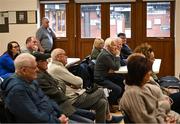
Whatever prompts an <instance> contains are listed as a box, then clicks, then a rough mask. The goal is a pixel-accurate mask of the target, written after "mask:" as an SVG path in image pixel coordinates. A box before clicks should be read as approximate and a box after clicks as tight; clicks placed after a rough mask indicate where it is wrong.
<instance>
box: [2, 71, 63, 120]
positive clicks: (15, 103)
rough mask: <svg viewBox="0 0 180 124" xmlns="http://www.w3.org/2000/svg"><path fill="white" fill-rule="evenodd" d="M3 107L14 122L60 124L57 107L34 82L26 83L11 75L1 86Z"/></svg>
mask: <svg viewBox="0 0 180 124" xmlns="http://www.w3.org/2000/svg"><path fill="white" fill-rule="evenodd" d="M1 89H2V91H3V97H4V101H5V106H6V107H7V108H8V109H9V111H10V112H11V113H12V114H13V115H14V117H15V120H16V122H26V123H28V122H36V123H60V121H59V120H58V117H59V116H60V111H59V108H58V105H57V104H56V103H55V102H54V101H51V100H50V99H49V98H48V97H47V96H46V95H44V93H43V92H42V90H41V89H40V88H39V86H38V84H37V82H36V81H32V82H28V81H26V80H24V79H22V78H21V77H19V76H17V75H15V74H14V75H12V76H11V77H10V78H7V79H5V80H4V82H3V83H2V84H1Z"/></svg>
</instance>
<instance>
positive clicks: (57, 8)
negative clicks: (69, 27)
mask: <svg viewBox="0 0 180 124" xmlns="http://www.w3.org/2000/svg"><path fill="white" fill-rule="evenodd" d="M45 16H46V17H48V18H49V26H50V27H51V28H52V29H53V30H54V31H55V33H56V36H57V37H66V5H65V4H45Z"/></svg>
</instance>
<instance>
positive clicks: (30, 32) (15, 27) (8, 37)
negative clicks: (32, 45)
mask: <svg viewBox="0 0 180 124" xmlns="http://www.w3.org/2000/svg"><path fill="white" fill-rule="evenodd" d="M37 2H38V1H37V0H0V11H23V10H25V11H26V10H37V7H38V4H37ZM36 30H37V24H9V33H0V54H2V53H3V52H4V51H6V47H7V43H8V42H10V41H12V40H15V41H18V42H19V43H20V45H21V46H24V45H25V40H26V38H27V37H29V36H34V35H35V32H36Z"/></svg>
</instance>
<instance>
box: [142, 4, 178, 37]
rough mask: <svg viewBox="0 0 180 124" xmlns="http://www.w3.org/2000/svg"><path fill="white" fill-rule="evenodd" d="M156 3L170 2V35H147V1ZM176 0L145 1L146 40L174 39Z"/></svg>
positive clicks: (144, 34) (144, 24)
mask: <svg viewBox="0 0 180 124" xmlns="http://www.w3.org/2000/svg"><path fill="white" fill-rule="evenodd" d="M149 2H150V3H156V2H170V37H147V27H146V25H147V3H149ZM174 6H175V4H174V1H147V2H146V1H144V2H143V11H144V13H143V20H146V21H144V23H143V31H142V32H143V40H144V41H169V40H172V41H173V40H174V30H173V29H174V18H173V17H174Z"/></svg>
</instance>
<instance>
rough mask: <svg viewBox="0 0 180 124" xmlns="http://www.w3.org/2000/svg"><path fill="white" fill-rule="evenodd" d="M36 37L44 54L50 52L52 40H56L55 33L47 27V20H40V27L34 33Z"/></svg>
mask: <svg viewBox="0 0 180 124" xmlns="http://www.w3.org/2000/svg"><path fill="white" fill-rule="evenodd" d="M36 37H37V39H38V40H39V41H40V44H41V46H42V47H43V49H44V52H50V51H51V50H52V48H53V40H54V39H55V38H56V35H55V33H54V32H53V31H52V29H51V28H50V27H49V19H48V18H46V17H44V18H42V25H41V27H40V28H39V29H38V30H37V32H36Z"/></svg>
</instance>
